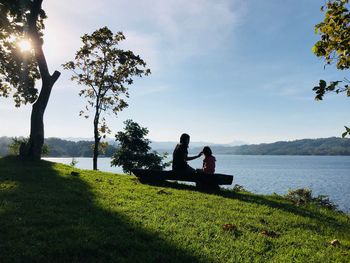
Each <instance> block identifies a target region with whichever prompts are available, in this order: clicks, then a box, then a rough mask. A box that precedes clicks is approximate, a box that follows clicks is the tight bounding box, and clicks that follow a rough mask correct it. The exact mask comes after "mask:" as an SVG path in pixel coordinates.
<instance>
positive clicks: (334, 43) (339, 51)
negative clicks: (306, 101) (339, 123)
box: [312, 0, 350, 137]
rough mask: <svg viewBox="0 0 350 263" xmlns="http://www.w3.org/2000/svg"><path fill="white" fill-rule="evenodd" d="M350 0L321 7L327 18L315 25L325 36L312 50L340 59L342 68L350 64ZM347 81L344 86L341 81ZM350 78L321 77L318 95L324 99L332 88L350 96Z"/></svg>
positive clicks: (331, 60) (331, 1) (327, 58)
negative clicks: (329, 79) (327, 80)
mask: <svg viewBox="0 0 350 263" xmlns="http://www.w3.org/2000/svg"><path fill="white" fill-rule="evenodd" d="M348 8H349V0H327V3H326V4H325V5H324V6H322V7H321V11H322V12H325V17H324V20H323V22H321V23H319V24H317V25H316V26H315V32H316V33H318V34H320V36H321V40H319V41H317V42H316V44H315V45H314V46H313V48H312V51H313V52H314V53H315V55H316V56H318V57H324V58H325V61H326V65H331V64H334V63H336V67H337V69H339V70H345V69H349V68H350V44H349V43H350V12H349V9H348ZM342 83H344V85H342V86H341V84H342ZM349 83H350V81H349V80H348V79H346V78H345V79H344V80H343V81H340V80H336V81H330V83H329V84H327V82H326V81H324V80H320V82H319V85H318V86H316V87H314V88H313V90H314V91H315V92H316V96H315V99H316V100H322V99H323V96H324V95H325V94H326V93H329V92H335V93H337V94H338V93H342V92H345V93H346V95H347V96H348V97H350V86H349ZM345 129H346V130H345V132H344V133H343V137H345V136H347V135H350V128H349V127H346V126H345Z"/></svg>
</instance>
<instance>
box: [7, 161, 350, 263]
mask: <svg viewBox="0 0 350 263" xmlns="http://www.w3.org/2000/svg"><path fill="white" fill-rule="evenodd" d="M73 170H74V171H75V172H78V173H79V175H78V176H72V175H71V172H72V171H73ZM0 189H1V190H0V200H1V201H0V213H1V217H0V225H1V227H0V236H1V238H0V250H1V253H0V262H5V263H6V262H349V261H350V218H349V216H348V215H345V214H341V213H338V212H334V211H331V210H326V209H320V208H317V207H314V206H309V207H304V206H299V207H298V206H295V205H293V204H292V203H291V202H289V201H286V200H285V199H283V198H281V197H279V196H276V195H274V196H262V195H254V194H250V193H246V192H231V191H220V192H216V193H212V194H209V193H203V192H199V191H197V189H196V188H195V187H192V186H185V185H179V184H174V183H168V184H165V185H162V186H150V185H144V184H141V183H140V182H138V180H136V178H134V177H132V176H126V175H116V174H111V173H102V172H97V171H88V170H77V169H74V168H72V167H70V166H66V165H62V164H55V163H50V162H45V161H41V162H38V163H21V162H20V161H18V160H17V159H15V158H2V159H0ZM334 239H338V240H339V242H340V244H339V245H336V246H332V245H331V244H330V241H331V240H334Z"/></svg>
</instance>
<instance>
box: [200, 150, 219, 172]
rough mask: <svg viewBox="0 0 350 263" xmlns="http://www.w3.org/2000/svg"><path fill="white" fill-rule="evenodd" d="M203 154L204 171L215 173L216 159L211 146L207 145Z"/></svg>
mask: <svg viewBox="0 0 350 263" xmlns="http://www.w3.org/2000/svg"><path fill="white" fill-rule="evenodd" d="M203 154H204V156H205V157H204V160H203V167H202V172H204V173H206V174H213V173H215V162H216V159H215V157H214V156H213V153H212V151H211V149H210V148H209V146H205V147H204V148H203Z"/></svg>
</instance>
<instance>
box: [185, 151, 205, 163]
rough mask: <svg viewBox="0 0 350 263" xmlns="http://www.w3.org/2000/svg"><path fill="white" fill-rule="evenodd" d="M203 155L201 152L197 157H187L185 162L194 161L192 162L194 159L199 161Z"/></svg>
mask: <svg viewBox="0 0 350 263" xmlns="http://www.w3.org/2000/svg"><path fill="white" fill-rule="evenodd" d="M202 154H203V153H202V152H200V153H199V154H198V155H195V156H191V157H189V156H186V157H185V160H186V161H192V160H194V159H197V158H199V157H201V155H202Z"/></svg>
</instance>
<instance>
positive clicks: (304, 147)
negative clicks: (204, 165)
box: [192, 137, 350, 155]
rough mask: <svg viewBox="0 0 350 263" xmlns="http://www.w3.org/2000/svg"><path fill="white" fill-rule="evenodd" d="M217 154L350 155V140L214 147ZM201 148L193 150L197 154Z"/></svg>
mask: <svg viewBox="0 0 350 263" xmlns="http://www.w3.org/2000/svg"><path fill="white" fill-rule="evenodd" d="M211 149H212V151H213V153H215V154H236V155H350V139H343V138H337V137H331V138H321V139H302V140H295V141H279V142H275V143H262V144H252V145H241V146H233V147H226V146H213V147H211ZM198 151H200V148H195V149H192V152H194V153H196V152H198Z"/></svg>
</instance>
